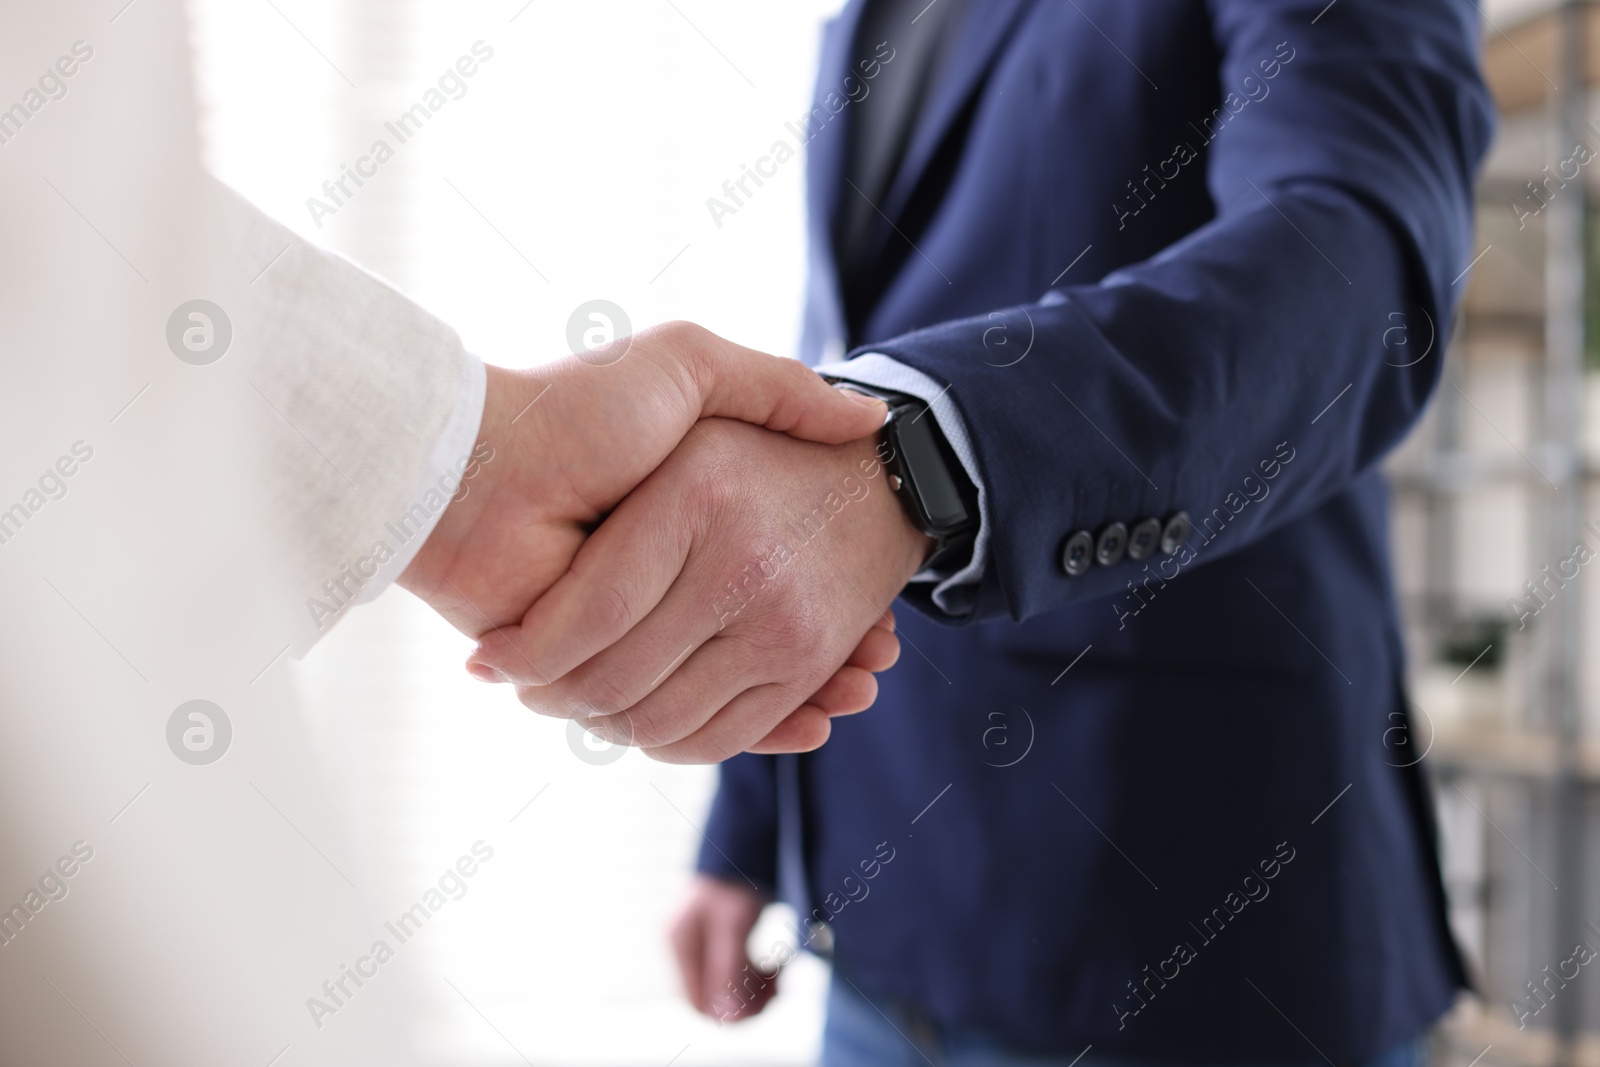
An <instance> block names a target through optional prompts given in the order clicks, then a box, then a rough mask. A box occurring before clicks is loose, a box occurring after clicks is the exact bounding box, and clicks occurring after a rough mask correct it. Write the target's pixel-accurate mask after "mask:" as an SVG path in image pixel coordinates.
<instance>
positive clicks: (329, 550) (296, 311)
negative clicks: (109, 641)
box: [219, 187, 485, 654]
mask: <svg viewBox="0 0 1600 1067" xmlns="http://www.w3.org/2000/svg"><path fill="white" fill-rule="evenodd" d="M219 188H220V187H219ZM219 195H220V197H221V200H222V206H221V211H222V213H223V215H224V216H225V219H226V223H225V232H226V233H227V234H228V235H229V236H228V241H229V244H230V246H231V247H229V248H228V249H226V250H225V258H226V260H227V261H228V266H229V276H230V278H231V279H233V281H234V284H235V286H238V285H239V284H240V283H241V282H242V283H243V289H242V290H240V291H239V292H238V294H237V300H238V304H237V306H238V308H239V309H240V319H241V322H240V323H239V324H238V326H237V327H236V328H237V329H240V330H241V331H242V333H243V335H245V336H246V337H247V338H248V345H249V351H248V352H246V353H243V354H242V356H243V358H244V359H246V360H248V361H249V362H250V366H251V369H250V372H249V373H250V382H249V385H250V388H251V389H252V390H253V391H254V392H255V393H257V394H259V399H260V400H261V401H262V402H263V403H264V404H265V405H266V407H267V408H269V409H270V411H271V413H272V415H273V416H274V417H275V419H276V421H277V422H278V423H279V424H280V425H279V426H278V428H277V432H275V433H272V434H271V435H270V436H268V437H267V439H266V440H267V443H268V445H267V448H268V450H267V453H266V455H265V456H264V457H263V458H264V464H265V468H266V471H267V475H268V477H267V479H266V484H264V485H263V486H262V496H263V498H264V500H265V501H266V502H267V503H268V510H269V512H270V513H271V514H272V515H273V516H275V522H276V530H275V532H276V535H277V538H278V541H279V542H280V544H281V545H282V546H283V548H284V550H285V554H286V557H287V558H286V566H287V568H288V575H287V580H288V581H289V582H290V583H292V586H293V588H294V589H295V590H296V595H295V602H296V603H297V604H300V605H301V611H300V616H301V617H300V621H301V623H302V625H301V626H300V627H299V630H298V632H297V633H296V634H295V636H294V638H293V642H292V643H293V645H294V650H295V652H296V654H301V653H303V652H304V651H305V650H307V649H309V648H310V647H311V645H312V644H314V643H315V642H316V641H317V640H319V639H320V638H321V637H322V636H323V635H324V634H326V633H327V632H328V631H329V630H330V629H331V628H332V626H333V625H334V624H335V623H336V622H337V621H338V620H339V619H341V618H342V617H343V616H344V614H345V613H346V611H347V610H348V609H349V608H350V607H351V606H353V605H356V604H360V603H365V602H367V601H369V600H371V599H373V598H374V597H375V596H376V595H377V594H378V593H380V592H381V591H382V590H383V589H385V588H387V587H388V586H389V585H390V584H392V583H393V582H394V580H395V578H397V577H398V576H399V574H400V572H401V571H403V570H404V569H405V567H406V565H407V564H408V563H410V562H411V560H412V559H413V558H414V557H415V555H416V553H417V551H418V550H419V549H420V548H421V547H422V544H423V542H424V541H426V540H427V537H428V534H429V533H430V532H431V531H432V529H433V527H434V525H435V524H436V523H437V522H438V520H439V518H440V516H441V515H443V513H444V510H445V508H446V507H448V506H449V503H450V500H451V497H452V496H454V495H455V493H456V492H457V490H458V488H459V486H460V479H461V476H462V473H463V472H464V471H465V470H466V469H467V468H468V467H469V465H470V464H472V462H473V460H472V454H473V451H474V443H475V441H476V439H477V434H478V428H479V422H480V421H481V417H482V413H483V404H484V387H485V373H484V368H483V364H482V363H481V362H480V361H479V360H478V359H477V358H476V357H474V356H472V355H470V354H469V353H468V352H467V351H466V350H465V349H464V348H463V347H462V344H461V340H460V338H459V337H458V336H457V334H456V332H455V331H454V330H453V329H451V328H450V327H449V326H447V325H446V324H445V323H443V322H441V321H440V320H439V319H437V318H435V317H434V316H433V315H431V314H430V313H428V312H427V311H426V310H424V309H423V308H421V307H419V306H418V305H417V304H416V303H414V302H413V301H411V300H409V299H408V298H406V297H405V296H404V295H403V294H401V293H400V292H399V291H397V290H396V289H394V288H393V287H391V286H390V285H388V284H387V283H386V282H384V281H383V280H382V279H380V278H378V277H377V276H375V275H373V274H370V273H368V272H367V271H365V270H363V269H362V268H361V267H359V266H357V265H356V264H354V263H351V262H350V261H349V260H346V259H344V258H342V257H340V256H338V255H335V254H333V253H331V252H328V251H325V250H323V249H320V248H317V247H316V246H314V245H312V244H310V243H309V242H306V241H305V240H303V239H301V238H300V237H298V236H296V235H295V234H293V233H291V232H290V231H288V230H286V229H285V228H284V227H282V226H280V225H278V224H277V223H275V222H273V221H272V220H270V219H268V218H266V217H265V216H264V215H262V214H261V213H260V212H259V211H257V210H256V209H255V208H254V207H252V206H251V205H250V204H248V203H246V202H245V201H243V200H242V199H240V198H238V197H237V196H236V195H235V194H233V193H232V192H231V191H228V190H226V189H220V193H219ZM262 263H271V264H272V265H271V266H270V267H269V268H267V269H266V270H265V271H264V273H260V274H259V275H258V276H257V277H256V278H255V279H254V280H251V281H245V280H244V279H246V277H247V276H248V275H249V274H250V268H251V265H253V264H262ZM257 269H258V270H259V268H257Z"/></svg>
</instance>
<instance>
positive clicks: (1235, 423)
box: [872, 0, 1490, 620]
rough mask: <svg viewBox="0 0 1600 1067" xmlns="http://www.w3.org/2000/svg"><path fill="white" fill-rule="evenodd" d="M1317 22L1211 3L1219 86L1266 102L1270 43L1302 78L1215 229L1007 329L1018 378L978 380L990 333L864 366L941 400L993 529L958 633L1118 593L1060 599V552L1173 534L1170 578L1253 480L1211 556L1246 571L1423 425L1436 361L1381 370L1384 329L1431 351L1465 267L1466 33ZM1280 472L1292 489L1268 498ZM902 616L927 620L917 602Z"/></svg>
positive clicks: (1379, 8) (895, 350)
mask: <svg viewBox="0 0 1600 1067" xmlns="http://www.w3.org/2000/svg"><path fill="white" fill-rule="evenodd" d="M1324 6H1325V5H1324V4H1323V3H1316V2H1299V0H1280V2H1275V3H1259V2H1253V0H1216V2H1214V3H1213V5H1212V8H1213V17H1214V23H1215V27H1216V34H1217V36H1218V38H1219V40H1220V41H1221V42H1222V44H1223V51H1224V67H1223V70H1222V73H1221V80H1222V84H1224V85H1226V86H1236V85H1239V84H1241V83H1242V82H1243V80H1244V78H1245V77H1246V76H1252V75H1253V76H1256V77H1257V78H1258V79H1259V76H1260V74H1261V73H1262V72H1261V71H1260V70H1258V69H1256V64H1258V63H1259V61H1260V60H1261V58H1262V57H1270V56H1273V55H1274V53H1275V51H1276V52H1277V53H1278V54H1280V55H1284V56H1287V55H1290V54H1291V52H1290V51H1285V50H1283V49H1282V47H1281V43H1282V42H1287V48H1288V49H1289V50H1292V55H1293V59H1292V61H1290V62H1288V63H1284V64H1282V65H1281V72H1280V74H1279V76H1278V77H1277V78H1276V79H1275V80H1274V81H1273V83H1272V84H1273V88H1272V101H1271V104H1270V105H1268V106H1263V107H1261V108H1259V109H1257V110H1253V111H1252V113H1251V114H1250V116H1249V121H1248V122H1243V121H1241V122H1240V123H1238V124H1237V125H1235V126H1232V127H1229V128H1227V129H1225V130H1224V132H1223V133H1222V134H1221V135H1219V136H1218V137H1217V138H1216V140H1215V142H1214V143H1213V144H1212V146H1211V156H1210V170H1209V182H1210V188H1211V194H1212V199H1213V200H1214V201H1215V202H1216V203H1217V204H1219V205H1221V208H1220V211H1219V214H1218V216H1217V218H1216V219H1215V220H1214V221H1213V222H1211V223H1210V224H1208V225H1207V226H1205V227H1203V228H1201V229H1200V230H1198V231H1197V232H1195V233H1194V234H1192V235H1190V236H1189V237H1188V238H1186V239H1185V240H1183V241H1181V242H1179V243H1178V244H1176V245H1174V246H1172V247H1170V248H1168V249H1167V250H1166V251H1164V252H1163V253H1162V254H1160V255H1159V256H1157V257H1155V258H1153V259H1151V260H1149V261H1147V262H1145V263H1141V264H1138V265H1136V266H1134V267H1131V268H1129V269H1126V270H1123V271H1119V272H1116V273H1114V274H1112V275H1111V276H1109V277H1107V278H1105V279H1104V280H1103V281H1101V282H1100V283H1099V284H1097V285H1091V286H1082V287H1074V288H1068V289H1063V290H1057V291H1053V292H1051V293H1049V294H1047V296H1046V298H1045V299H1044V300H1042V301H1040V302H1039V303H1037V304H1033V305H1028V306H1026V307H1024V308H1018V309H1014V310H1012V311H1010V312H1008V313H1007V318H1008V319H1010V320H1011V321H1014V322H1016V323H1019V324H1020V323H1022V322H1023V321H1024V316H1026V319H1027V320H1031V322H1032V324H1033V327H1034V329H1035V330H1036V331H1037V340H1036V342H1035V347H1034V352H1033V354H1032V355H1031V356H1030V357H1029V358H1027V359H1025V360H1023V361H1021V362H1020V363H1018V364H1016V365H1014V366H1010V367H1004V368H997V367H991V366H988V365H986V364H984V363H982V362H981V361H975V360H973V359H972V358H971V355H970V354H971V353H972V352H973V351H981V350H982V344H983V336H984V332H985V331H986V330H988V329H990V328H991V327H993V326H994V321H993V320H992V318H991V317H990V316H982V317H978V318H973V319H968V320H962V321H956V322H950V323H945V324H941V325H939V326H936V327H934V328H931V329H928V330H923V331H919V332H917V333H913V334H909V335H906V336H904V337H900V338H896V339H894V340H891V341H888V342H886V343H882V344H877V345H874V346H872V351H874V352H880V353H883V354H885V355H887V356H889V357H892V358H893V359H896V360H899V361H901V362H903V363H905V364H907V365H909V366H911V367H913V368H916V369H917V370H920V371H922V372H923V373H924V374H926V375H928V376H929V377H931V378H934V379H936V380H938V381H939V382H940V383H942V384H948V385H950V386H951V388H950V392H949V395H950V396H951V397H952V398H953V399H954V401H955V404H956V405H957V406H958V407H959V408H960V410H961V414H962V416H963V418H964V420H965V423H966V426H967V429H968V432H969V433H970V436H971V438H972V441H973V447H974V451H975V453H976V455H977V459H978V466H979V468H980V475H981V481H982V483H983V484H984V485H985V487H986V492H987V495H988V500H987V502H986V504H987V506H986V508H985V512H986V514H987V515H1004V516H1005V517H1006V521H1005V523H1004V524H1003V525H998V526H993V527H992V528H991V529H990V530H989V534H990V540H989V546H990V558H989V560H988V563H989V566H988V567H987V568H986V570H985V573H984V575H983V579H982V588H981V590H980V591H979V593H978V595H977V597H976V598H975V599H976V602H977V608H976V610H975V611H974V612H973V613H972V614H971V615H970V616H968V618H969V619H971V618H981V617H985V616H993V615H998V614H1001V613H1005V614H1009V615H1010V616H1011V617H1012V618H1014V619H1018V620H1021V619H1025V618H1028V617H1030V616H1033V615H1036V614H1039V613H1041V612H1045V611H1050V610H1052V609H1055V608H1059V607H1061V606H1063V605H1066V604H1069V603H1072V602H1075V601H1078V600H1082V599H1089V598H1095V597H1102V596H1105V595H1108V594H1110V593H1112V592H1115V591H1118V590H1120V589H1121V587H1122V584H1123V582H1124V581H1125V579H1126V577H1127V575H1126V574H1125V573H1122V572H1121V571H1120V570H1119V569H1117V568H1103V567H1097V568H1094V569H1092V570H1091V571H1090V572H1089V573H1088V574H1085V575H1083V576H1081V577H1078V578H1069V577H1067V576H1066V575H1065V574H1064V573H1063V571H1062V569H1061V567H1060V562H1059V560H1060V550H1061V547H1062V542H1063V541H1064V539H1065V538H1066V537H1067V536H1068V535H1069V534H1070V533H1071V532H1072V531H1074V530H1078V529H1088V530H1091V531H1097V530H1099V529H1101V528H1102V527H1103V526H1104V525H1105V524H1107V523H1109V522H1111V521H1114V520H1117V519H1126V518H1127V517H1128V516H1132V515H1150V516H1164V515H1166V514H1169V513H1171V512H1174V511H1177V510H1180V509H1182V510H1186V511H1188V512H1189V514H1190V515H1191V516H1192V517H1193V520H1194V522H1195V526H1196V531H1195V533H1194V534H1192V535H1191V537H1190V541H1189V544H1188V545H1187V546H1186V547H1185V549H1184V550H1182V552H1180V560H1183V559H1184V558H1185V557H1187V558H1189V559H1192V558H1194V555H1193V554H1194V553H1195V551H1196V547H1197V546H1198V545H1200V544H1202V543H1204V542H1205V540H1206V537H1207V529H1206V518H1207V517H1208V516H1211V515H1212V514H1213V512H1214V510H1215V509H1227V508H1229V505H1230V504H1234V505H1235V506H1237V505H1236V501H1237V500H1238V499H1240V497H1239V496H1238V495H1237V494H1239V493H1240V486H1241V482H1242V480H1243V478H1244V477H1245V476H1246V475H1253V476H1254V481H1253V482H1252V483H1251V485H1253V486H1259V487H1260V488H1259V489H1252V490H1251V492H1252V494H1254V493H1256V492H1260V493H1262V494H1264V495H1262V496H1261V498H1260V500H1259V502H1258V503H1255V504H1253V505H1252V506H1250V507H1249V508H1245V509H1242V514H1241V515H1240V516H1239V517H1238V518H1237V519H1236V520H1234V521H1231V522H1229V523H1228V528H1227V532H1226V534H1225V535H1224V536H1222V537H1220V538H1219V539H1218V541H1217V543H1216V544H1215V545H1208V546H1206V547H1205V549H1204V553H1203V556H1204V558H1205V559H1208V560H1209V559H1212V558H1216V557H1217V556H1219V555H1221V554H1223V553H1226V552H1229V551H1234V550H1237V549H1238V548H1240V547H1242V546H1244V545H1247V544H1249V543H1250V542H1251V541H1253V540H1255V539H1257V538H1260V537H1261V536H1263V535H1265V534H1266V533H1268V532H1269V531H1271V530H1272V529H1273V528H1275V527H1277V526H1279V525H1281V524H1282V523H1284V522H1286V521H1288V520H1289V519H1291V518H1293V517H1295V516H1297V515H1300V514H1303V513H1304V512H1306V511H1308V510H1310V509H1311V508H1313V507H1315V506H1316V505H1317V504H1318V503H1319V502H1321V501H1323V500H1325V499H1327V498H1328V497H1329V496H1331V495H1333V494H1334V493H1337V492H1338V491H1340V490H1341V489H1342V488H1343V487H1344V486H1346V485H1348V484H1349V483H1350V481H1351V480H1352V479H1354V478H1355V477H1356V476H1357V475H1358V474H1360V473H1361V472H1362V471H1364V470H1366V469H1368V468H1369V467H1371V466H1372V465H1373V464H1374V463H1376V462H1377V461H1378V460H1379V459H1380V458H1381V457H1382V456H1383V455H1384V454H1385V453H1386V452H1387V451H1388V449H1389V448H1391V447H1392V446H1393V445H1394V444H1395V443H1396V442H1397V441H1398V440H1399V439H1400V438H1401V437H1402V436H1403V435H1404V434H1405V432H1406V431H1407V430H1408V429H1409V427H1410V426H1411V425H1412V423H1413V422H1414V421H1415V420H1416V418H1417V416H1418V414H1419V413H1420V411H1421V409H1422V407H1423V404H1424V403H1425V401H1426V399H1427V397H1428V395H1429V393H1430V391H1431V390H1432V388H1433V386H1434V384H1435V383H1436V381H1437V378H1438V374H1439V371H1440V363H1441V360H1440V358H1439V355H1438V354H1437V353H1436V354H1435V355H1434V356H1433V357H1431V358H1428V359H1424V360H1422V361H1421V362H1419V363H1417V364H1416V365H1414V366H1410V367H1397V366H1394V365H1393V363H1396V362H1401V361H1400V360H1398V359H1396V357H1394V356H1392V355H1390V354H1389V353H1387V352H1386V350H1385V348H1384V346H1383V336H1384V333H1385V331H1386V330H1387V329H1389V328H1390V327H1392V326H1393V325H1394V322H1395V320H1393V319H1391V318H1390V314H1391V313H1394V312H1401V313H1405V314H1406V315H1407V318H1408V319H1410V320H1411V321H1412V322H1413V323H1414V324H1415V326H1414V328H1415V330H1416V331H1417V334H1418V336H1422V335H1423V332H1424V331H1425V330H1426V329H1427V327H1426V326H1425V325H1424V324H1423V323H1424V320H1426V321H1427V322H1431V324H1432V326H1433V327H1435V328H1436V329H1437V330H1439V331H1440V332H1442V331H1443V329H1444V327H1445V324H1446V323H1447V321H1448V319H1449V315H1450V310H1451V308H1452V306H1453V303H1454V299H1455V297H1456V296H1457V295H1459V289H1456V288H1454V287H1453V286H1452V281H1453V280H1454V279H1455V278H1456V277H1457V275H1458V274H1459V272H1460V271H1461V270H1462V268H1463V267H1464V266H1465V265H1466V263H1467V261H1468V260H1469V259H1470V258H1471V251H1470V248H1469V245H1468V242H1469V239H1470V219H1471V212H1470V205H1471V184H1472V172H1473V169H1474V167H1475V166H1476V163H1477V161H1478V160H1479V158H1480V157H1481V156H1482V154H1483V152H1484V150H1485V147H1486V143H1487V140H1488V134H1489V128H1490V117H1489V116H1490V105H1489V102H1488V99H1487V96H1486V93H1485V90H1484V88H1483V85H1482V83H1481V80H1480V78H1479V75H1478V72H1477V68H1476V61H1475V52H1476V40H1477V25H1476V18H1475V15H1474V12H1473V10H1472V9H1471V7H1470V5H1469V4H1467V3H1465V2H1450V0H1428V2H1422V3H1415V4H1407V5H1395V4H1385V3H1382V2H1378V0H1342V2H1341V3H1339V4H1338V5H1336V6H1334V7H1333V8H1331V9H1330V10H1328V11H1327V13H1326V14H1325V15H1324V17H1323V18H1322V19H1321V20H1320V21H1318V22H1317V23H1316V25H1314V26H1313V25H1311V21H1312V19H1313V18H1315V17H1316V15H1317V14H1318V12H1319V11H1321V10H1322V9H1323V7H1324ZM1437 347H1439V348H1441V349H1442V343H1441V345H1439V346H1437ZM1386 360H1388V361H1391V362H1386ZM1346 387H1349V388H1348V391H1346ZM1341 394H1343V395H1342V397H1341ZM1335 398H1340V399H1339V401H1338V403H1337V404H1335V405H1334V406H1333V407H1332V408H1331V409H1330V410H1328V411H1327V412H1326V413H1325V414H1323V415H1322V417H1321V418H1318V416H1319V413H1322V412H1323V409H1324V408H1325V407H1327V406H1328V405H1329V404H1330V403H1331V402H1333V401H1334V400H1335ZM1313 419H1317V421H1316V423H1315V425H1313V424H1312V420H1313ZM1285 455H1294V456H1295V461H1294V466H1293V472H1292V475H1291V476H1287V477H1283V478H1280V479H1278V480H1276V481H1273V482H1272V484H1271V485H1270V486H1268V485H1267V484H1266V483H1267V478H1266V475H1267V474H1268V473H1269V472H1272V471H1276V470H1279V469H1281V461H1282V459H1283V457H1284V456H1285ZM1043 472H1050V474H1049V476H1048V477H1045V476H1043ZM1268 493H1270V495H1265V494H1268ZM1230 494H1235V495H1232V496H1231V495H1230ZM1224 514H1228V515H1230V517H1231V513H1230V512H1229V511H1227V510H1225V511H1224ZM986 525H987V524H986ZM1212 525H1213V526H1215V525H1216V524H1215V523H1213V524H1212ZM907 597H908V599H910V600H911V601H912V602H913V603H914V604H917V605H918V606H920V607H922V608H924V610H929V611H932V612H934V613H935V614H941V615H942V613H940V612H938V611H937V609H936V608H935V607H934V606H933V605H932V603H931V601H930V599H929V597H928V595H927V592H926V590H922V589H917V588H915V587H913V588H912V589H911V590H908V592H907ZM944 617H948V616H944Z"/></svg>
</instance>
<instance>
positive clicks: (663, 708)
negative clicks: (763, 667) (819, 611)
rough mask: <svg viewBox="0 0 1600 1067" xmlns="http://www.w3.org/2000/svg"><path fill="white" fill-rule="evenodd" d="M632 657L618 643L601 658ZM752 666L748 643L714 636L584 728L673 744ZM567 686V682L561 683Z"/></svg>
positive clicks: (736, 690)
mask: <svg viewBox="0 0 1600 1067" xmlns="http://www.w3.org/2000/svg"><path fill="white" fill-rule="evenodd" d="M651 618H652V620H653V619H654V616H653V615H652V616H651ZM632 642H633V635H632V634H629V635H628V637H627V638H626V639H625V640H624V642H623V645H628V644H631V643H632ZM627 656H628V652H627V651H626V649H625V648H624V647H623V646H618V648H615V649H607V650H606V651H605V652H604V653H602V654H601V655H600V656H599V657H597V660H610V659H613V658H620V659H625V658H627ZM619 669H620V668H619ZM589 670H590V666H589V664H585V665H584V666H583V667H582V668H580V671H581V672H583V673H587V672H588V671H589ZM753 671H754V668H753V664H752V660H751V656H750V647H749V645H748V644H747V643H746V642H744V641H741V640H738V639H736V638H729V637H712V638H711V640H709V641H707V642H706V643H705V644H703V645H701V646H700V647H699V648H697V649H695V650H694V652H693V653H692V654H691V655H690V656H689V657H688V658H687V659H685V660H684V661H683V663H682V665H681V666H679V667H678V668H677V669H676V670H674V671H672V672H671V673H670V674H669V675H668V676H667V677H666V678H665V680H663V681H661V683H660V684H659V685H657V686H655V687H654V688H653V689H652V690H651V691H650V692H648V693H647V694H645V695H644V696H643V698H642V699H640V700H638V701H637V702H636V703H634V704H632V705H631V706H629V707H628V708H627V710H625V711H622V712H620V713H618V714H617V715H614V716H611V717H610V718H609V719H606V718H599V719H595V720H594V721H593V722H592V723H587V724H585V727H586V728H587V729H589V730H590V732H591V733H594V734H595V735H596V736H599V737H602V738H604V739H605V740H608V741H611V742H612V743H614V744H628V745H634V746H637V747H639V748H645V749H651V748H659V747H661V746H662V745H670V744H671V743H672V742H674V741H678V740H681V739H682V738H684V737H687V736H688V735H690V734H692V733H694V732H695V731H696V730H698V729H700V727H702V726H704V725H705V724H706V722H707V721H708V720H709V719H710V718H711V717H712V716H713V715H715V714H717V712H718V710H719V709H721V708H723V707H725V706H726V705H727V704H728V702H729V701H731V700H733V699H734V698H735V697H737V696H738V695H739V694H740V693H742V692H744V691H745V690H746V689H748V688H749V687H750V686H751V684H752V683H753V682H754V681H755V680H756V675H755V674H754V673H753ZM575 673H578V672H575ZM869 677H870V675H869ZM566 685H567V683H566V682H565V681H563V682H562V683H561V684H560V686H559V687H558V688H563V689H564V688H565V687H566ZM580 691H581V690H580ZM613 735H615V736H613ZM758 736H759V735H758Z"/></svg>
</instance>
